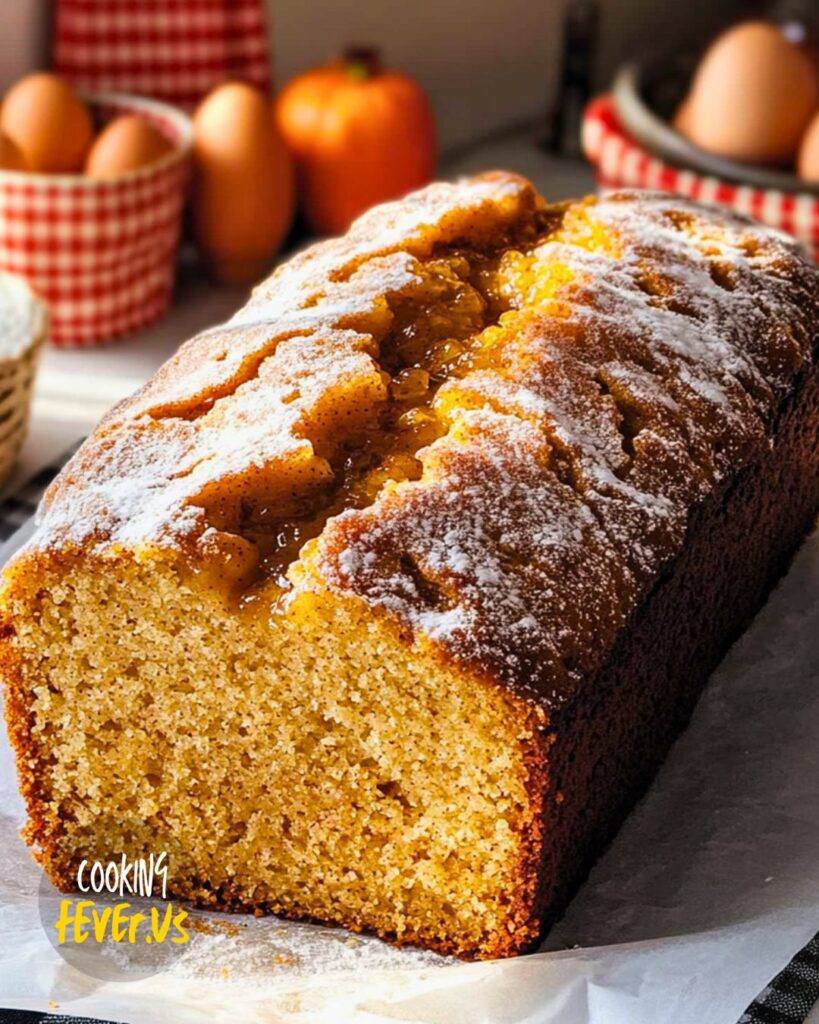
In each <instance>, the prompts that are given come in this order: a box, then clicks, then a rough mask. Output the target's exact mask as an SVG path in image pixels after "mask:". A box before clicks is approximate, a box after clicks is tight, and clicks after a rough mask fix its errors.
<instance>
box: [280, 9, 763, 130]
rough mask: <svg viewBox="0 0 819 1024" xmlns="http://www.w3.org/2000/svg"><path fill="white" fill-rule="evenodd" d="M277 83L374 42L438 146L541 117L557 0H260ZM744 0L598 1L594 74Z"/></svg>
mask: <svg viewBox="0 0 819 1024" xmlns="http://www.w3.org/2000/svg"><path fill="white" fill-rule="evenodd" d="M266 3H267V11H268V20H269V24H270V28H271V31H272V42H273V58H274V72H275V76H276V80H277V82H283V81H286V80H287V79H288V78H289V77H290V76H292V75H294V74H296V73H297V72H299V71H302V70H304V69H305V68H307V67H310V66H312V65H314V64H320V63H322V62H323V61H325V60H326V59H327V58H328V57H329V56H332V55H333V54H334V53H337V52H338V51H339V50H340V49H342V48H343V47H344V46H345V45H346V44H350V43H361V44H363V43H368V44H369V43H373V44H376V45H378V46H380V47H381V48H382V50H383V53H384V56H385V59H386V60H387V61H388V62H389V63H390V64H391V65H392V66H393V67H396V68H399V69H401V70H403V71H406V72H408V73H409V74H411V75H413V76H414V77H416V78H417V79H418V80H419V81H420V82H422V83H423V85H424V87H425V88H426V89H427V92H428V94H429V96H430V98H431V100H432V102H433V105H434V107H435V110H436V113H437V116H438V124H439V129H440V136H441V142H442V146H443V148H444V149H449V148H452V147H455V146H459V145H463V144H466V143H468V142H470V141H472V140H474V139H477V138H480V137H482V136H484V135H488V134H492V133H493V132H495V131H497V130H498V129H500V128H502V127H504V126H506V125H513V124H515V123H517V122H520V121H524V120H529V119H534V118H537V117H538V116H540V115H542V113H543V111H544V110H545V109H546V107H547V105H548V104H549V103H550V102H551V100H552V97H553V95H554V88H555V82H556V78H557V74H558V60H557V58H558V54H559V51H560V45H561V38H562V28H563V17H564V13H565V3H564V2H563V0H348V2H344V0H266ZM743 6H744V7H746V8H747V6H748V5H747V4H744V5H743V3H742V0H720V2H719V3H714V0H603V2H602V3H601V5H600V13H601V20H600V29H599V50H598V61H597V67H596V78H597V82H598V85H599V86H603V85H605V83H607V82H608V81H609V80H610V78H611V74H612V72H613V70H614V68H615V67H616V66H617V65H618V64H619V63H620V62H621V61H622V60H624V59H626V58H628V57H629V56H635V55H636V56H639V55H641V54H642V55H644V54H646V53H649V52H651V53H656V52H658V51H659V52H674V51H675V50H678V49H685V48H686V47H691V46H696V45H697V44H698V43H701V42H702V41H704V40H705V39H706V38H708V36H709V35H710V34H711V33H713V32H714V31H716V30H717V28H718V27H720V26H721V25H722V24H723V23H724V22H726V21H729V20H731V19H732V18H734V17H737V16H738V15H739V13H741V11H742V9H743Z"/></svg>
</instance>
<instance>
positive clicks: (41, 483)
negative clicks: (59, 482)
mask: <svg viewBox="0 0 819 1024" xmlns="http://www.w3.org/2000/svg"><path fill="white" fill-rule="evenodd" d="M79 445H80V442H77V444H75V445H74V446H73V447H72V448H70V449H69V450H68V451H67V452H64V453H63V454H62V455H60V456H59V457H58V458H56V459H54V461H53V462H50V463H49V464H48V465H47V466H43V468H42V469H41V470H38V472H37V473H35V474H34V476H33V477H32V478H31V479H30V480H28V481H27V482H26V483H25V484H23V486H22V487H20V488H19V489H18V490H17V491H15V493H14V494H10V495H9V496H8V497H7V498H4V499H3V500H2V501H0V544H4V543H5V542H6V541H7V540H8V539H9V537H11V536H12V534H14V533H16V532H17V531H18V530H19V529H20V527H21V526H23V525H25V523H26V522H27V521H28V520H29V519H30V518H31V516H33V515H34V513H35V512H36V511H37V506H38V505H39V504H40V498H42V496H43V493H44V492H45V489H46V488H47V487H48V485H49V484H50V483H51V481H52V480H53V479H54V477H55V476H56V475H57V474H58V473H59V472H60V470H61V469H62V468H63V466H64V465H65V464H66V462H68V460H69V459H70V458H71V456H72V455H73V454H74V452H75V451H76V450H77V448H79Z"/></svg>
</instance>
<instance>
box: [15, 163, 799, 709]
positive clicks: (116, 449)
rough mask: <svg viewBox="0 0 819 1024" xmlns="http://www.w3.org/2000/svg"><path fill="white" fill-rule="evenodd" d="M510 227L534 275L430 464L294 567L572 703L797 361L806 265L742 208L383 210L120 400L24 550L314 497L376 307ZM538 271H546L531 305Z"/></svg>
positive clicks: (502, 323) (380, 379)
mask: <svg viewBox="0 0 819 1024" xmlns="http://www.w3.org/2000/svg"><path fill="white" fill-rule="evenodd" d="M537 225H541V227H540V232H541V234H540V236H539V238H535V237H534V230H535V227H536V226H537ZM572 225H575V226H574V228H573V227H572ZM578 225H579V226H578ZM527 226H528V227H529V228H530V229H531V230H530V231H529V235H528V236H527V235H526V229H527ZM515 232H518V234H519V235H520V236H521V237H529V238H530V239H531V240H530V241H529V242H528V243H527V245H528V248H526V251H525V253H524V256H525V259H526V260H528V261H529V264H531V266H532V267H533V268H534V270H533V271H532V272H531V273H533V274H534V275H535V276H534V278H532V276H531V274H530V276H529V277H528V278H527V279H526V283H525V284H521V285H520V286H518V285H517V284H516V279H515V277H514V274H513V273H511V272H510V276H509V279H508V282H507V284H508V287H507V288H506V289H505V291H504V302H505V303H506V305H505V306H504V308H503V309H502V310H495V311H494V312H487V316H486V328H487V338H489V332H495V333H494V334H493V335H492V338H491V339H489V340H491V341H492V345H493V346H494V347H493V348H492V352H493V353H494V354H493V356H492V358H491V359H488V360H484V361H483V362H482V363H480V364H477V365H474V366H471V365H468V364H464V365H463V366H462V367H461V368H460V369H459V370H458V371H457V372H454V371H453V372H452V373H451V374H450V375H449V377H448V379H446V380H445V382H444V383H443V385H442V386H441V387H440V389H439V390H438V392H437V395H436V396H435V398H434V401H433V406H432V407H433V410H434V412H435V414H436V415H437V416H438V417H439V419H440V420H441V422H442V423H443V425H444V428H445V432H444V436H443V437H441V438H440V439H439V440H437V441H435V442H434V443H433V444H431V445H430V446H429V447H427V448H426V449H424V450H422V451H421V452H419V453H418V454H417V457H418V458H419V459H420V462H421V464H422V468H423V472H422V475H421V478H420V479H418V480H410V481H407V482H404V483H400V484H398V485H397V486H392V487H386V488H385V489H384V490H383V491H382V492H381V493H380V494H379V496H378V497H377V499H376V500H375V501H373V502H372V503H370V504H369V505H367V507H365V508H359V509H351V508H349V509H347V510H346V511H344V512H342V513H341V514H339V515H336V516H334V517H333V518H331V519H330V520H329V521H328V522H327V523H326V524H325V525H324V527H323V530H322V532H321V535H320V537H319V541H318V544H317V545H316V546H315V547H314V548H313V549H311V551H310V553H309V554H306V555H305V556H304V558H305V560H306V561H308V562H309V563H310V570H311V571H310V572H309V573H304V574H291V575H292V578H293V579H294V581H295V582H294V585H295V586H296V587H299V586H311V587H321V588H329V589H330V590H332V591H334V592H336V593H338V594H340V595H355V597H356V598H359V599H363V600H365V601H366V602H368V603H369V604H370V605H371V606H372V607H373V608H379V609H382V610H383V611H384V612H385V613H387V614H388V615H390V616H393V617H394V618H396V619H397V620H399V621H400V622H401V624H402V625H403V626H404V627H406V628H407V629H408V630H409V631H410V632H411V634H412V635H413V636H414V638H415V642H416V643H417V644H419V645H421V646H429V645H432V647H434V648H435V649H436V650H437V651H438V652H443V653H444V654H445V655H446V656H447V657H450V658H454V659H456V660H457V661H458V662H459V663H461V664H462V665H464V666H471V667H473V668H475V669H476V670H479V671H480V672H484V673H485V672H489V673H491V674H492V675H493V676H495V677H499V678H502V679H505V680H507V681H508V682H509V683H510V684H514V685H516V686H522V687H528V688H529V689H530V690H531V691H532V692H536V693H537V694H538V696H539V697H540V698H541V699H547V700H550V701H558V700H561V699H564V698H565V697H566V695H568V694H570V693H571V692H572V690H573V687H574V686H575V685H576V683H577V680H578V679H579V678H581V677H582V676H584V675H588V674H589V673H591V672H593V671H594V670H595V669H596V668H597V667H598V666H599V665H600V664H601V663H602V662H603V661H604V660H605V658H606V657H607V655H608V652H609V651H610V649H611V646H612V644H613V643H614V640H615V638H616V636H617V634H618V632H619V631H620V630H621V629H622V628H623V625H624V623H625V622H626V621H627V619H628V618H629V616H630V615H632V614H633V613H634V611H635V609H636V608H637V607H638V605H639V602H640V600H641V598H642V596H643V595H644V594H645V593H646V592H647V590H648V589H649V588H650V587H651V586H652V585H653V584H654V582H655V581H656V579H657V576H658V574H659V573H660V572H661V571H662V570H663V568H664V567H665V566H666V565H667V564H668V562H669V561H670V560H671V559H673V558H674V557H675V555H676V554H677V553H678V552H679V550H680V548H681V546H682V544H683V543H684V539H685V531H686V527H687V522H688V519H689V515H690V512H691V509H692V508H693V507H694V506H696V504H697V503H698V502H700V501H701V500H702V499H703V498H705V497H706V496H707V495H709V494H710V493H711V492H713V490H714V489H715V488H717V487H719V486H720V485H721V482H722V481H723V480H725V479H728V478H730V477H731V476H733V475H734V474H735V473H736V472H737V471H738V470H739V469H740V468H741V467H742V466H744V465H746V464H748V463H749V462H751V461H753V459H755V458H756V457H758V455H759V454H760V452H762V451H764V450H765V449H766V448H767V446H768V444H769V441H770V434H771V431H772V429H773V424H774V421H775V416H776V413H777V410H778V408H779V405H780V403H781V401H782V400H783V398H784V397H785V396H786V395H787V393H788V391H789V389H790V388H791V387H792V385H793V381H794V379H795V378H796V376H797V375H798V374H799V373H800V372H801V371H802V370H803V368H804V367H805V366H806V364H807V363H808V362H809V361H810V359H811V358H812V346H813V343H814V338H815V336H816V328H817V323H818V322H819V287H817V284H819V281H818V280H817V279H818V278H819V273H818V272H817V271H816V270H815V268H813V267H812V266H811V265H810V264H808V262H807V261H806V260H805V259H804V258H803V257H802V256H801V255H800V254H799V252H798V250H797V248H796V247H795V246H793V245H791V244H790V243H788V242H786V241H784V240H783V239H782V238H780V237H778V236H776V235H774V234H773V233H771V232H768V231H766V230H765V229H763V228H760V227H759V226H756V225H752V224H750V222H747V221H744V220H743V219H742V218H738V217H735V216H733V215H728V214H725V213H719V212H716V211H714V210H709V209H707V208H704V207H699V206H697V205H696V204H693V203H690V202H686V201H681V200H678V199H676V198H675V199H671V198H670V197H668V196H663V195H661V194H648V193H643V194H639V195H637V194H634V195H631V194H624V193H623V194H615V195H613V196H610V197H608V198H606V199H605V200H601V201H599V202H598V203H596V204H594V205H588V204H587V205H580V204H579V205H577V206H575V207H571V208H569V209H568V210H567V211H562V212H553V213H548V214H546V215H544V213H543V212H542V210H541V203H540V201H539V200H538V199H537V197H536V196H535V194H534V192H533V190H532V189H531V188H530V186H528V185H527V184H526V183H525V182H522V181H521V180H520V179H517V178H514V177H512V176H503V175H496V176H490V177H486V178H481V179H475V180H472V181H466V182H461V183H458V184H455V185H442V186H434V187H433V188H431V189H429V190H425V191H424V192H421V193H419V194H417V195H415V196H413V197H410V198H409V199H407V200H405V201H403V202H401V203H398V204H391V205H389V206H386V207H383V208H379V209H378V210H375V211H373V212H372V213H370V214H368V215H367V216H366V217H364V218H362V219H361V220H360V221H359V222H358V224H357V225H356V226H355V227H354V229H353V230H352V231H351V233H350V235H349V236H348V237H347V238H346V239H341V240H336V241H333V242H329V243H323V244H322V245H319V246H317V247H314V248H312V249H310V250H308V251H307V252H305V253H303V254H302V255H300V256H299V257H297V258H296V259H295V260H293V261H291V262H290V263H289V264H287V265H286V266H284V267H283V268H281V269H280V270H279V271H277V272H276V273H275V274H274V275H273V276H272V277H271V278H270V279H269V280H268V281H267V282H265V283H264V284H263V285H261V286H260V287H259V288H258V289H257V290H256V292H255V293H254V295H253V297H252V298H251V300H250V302H249V303H248V304H247V306H246V307H245V308H244V309H243V310H241V311H239V313H237V314H236V316H235V317H233V318H232V320H231V321H229V322H228V323H227V324H225V325H224V326H222V327H220V328H215V329H213V330H211V331H208V332H205V333H204V334H202V335H200V336H199V337H198V338H196V339H194V340H193V341H191V342H189V343H188V344H187V345H186V346H183V348H182V349H181V350H180V353H179V354H178V355H177V356H176V357H175V358H174V359H172V360H171V361H170V362H169V363H168V364H167V365H166V366H165V367H164V368H163V369H162V370H161V371H160V372H159V373H158V374H157V375H156V377H155V378H154V380H153V381H152V382H150V383H149V384H148V385H147V386H146V387H145V388H144V389H143V390H142V391H141V392H140V393H138V394H137V395H135V396H134V398H132V399H130V400H129V401H128V402H126V403H124V404H123V405H121V406H120V407H118V408H117V409H115V410H114V411H113V412H112V413H111V414H110V415H109V416H108V417H107V418H106V421H105V422H104V423H103V424H102V425H101V427H100V429H99V430H98V431H97V433H96V434H95V435H94V436H93V437H92V438H91V439H89V441H88V442H87V443H86V445H85V446H84V447H83V448H82V449H81V451H80V452H79V453H78V455H77V456H76V457H75V459H74V460H72V462H71V463H70V464H69V466H68V467H67V468H66V470H65V471H64V473H63V474H62V475H61V477H60V479H59V480H58V482H57V483H56V485H55V486H54V487H53V488H52V490H51V492H50V494H49V497H48V500H47V502H46V505H45V506H44V510H43V515H42V523H41V527H40V531H39V533H38V535H37V537H36V538H35V540H34V544H35V545H37V546H40V547H44V548H45V547H49V546H56V547H59V546H60V545H64V544H73V545H86V546H96V547H98V548H101V549H108V548H109V547H110V545H111V544H112V543H116V544H119V545H123V546H124V547H125V548H126V549H135V548H138V547H140V546H144V545H148V546H152V547H157V546H160V547H164V548H166V549H168V550H170V551H176V550H178V549H179V547H180V545H182V544H183V543H184V544H185V545H186V550H188V551H189V550H190V545H191V544H194V545H196V544H198V545H199V548H198V550H199V555H200V557H203V558H207V559H210V560H212V561H216V560H218V559H220V558H226V557H228V556H227V555H225V554H224V551H223V550H222V548H220V541H219V538H221V537H224V536H229V535H236V536H237V537H239V538H240V539H242V540H243V541H244V538H243V536H242V526H241V524H242V522H243V519H242V517H243V515H244V514H245V511H246V508H247V505H248V502H251V501H252V502H254V503H255V505H256V506H258V507H259V508H262V510H263V511H264V510H265V509H267V510H269V509H277V508H286V507H287V502H288V501H289V500H291V498H292V495H294V494H298V495H305V494H308V495H309V494H310V493H313V492H316V493H320V492H321V490H322V488H327V487H328V486H330V485H331V484H332V482H333V472H334V471H333V469H332V467H331V460H332V455H333V453H332V451H330V449H331V448H332V438H333V437H335V436H341V435H345V433H346V434H350V435H351V436H352V435H353V434H354V433H355V429H354V427H352V426H351V424H355V423H360V424H366V423H367V422H370V421H373V422H374V421H375V420H376V419H377V416H378V412H379V409H380V408H381V407H382V406H383V404H384V402H385V400H386V395H387V387H388V383H387V382H386V381H385V379H384V378H385V374H384V373H382V371H381V368H380V365H379V362H378V360H379V355H380V347H381V346H382V344H383V343H384V339H385V338H387V337H388V335H389V331H390V329H391V324H392V320H393V312H392V304H393V303H394V301H395V300H396V297H400V296H402V295H405V294H408V293H409V292H410V291H411V289H412V288H414V287H417V286H418V284H419V282H420V281H421V280H422V277H423V261H424V260H425V259H427V258H428V257H431V256H432V255H434V254H440V253H441V252H445V251H446V247H447V246H450V245H451V246H455V248H456V249H457V251H458V252H459V253H462V254H463V253H466V254H467V257H468V255H469V253H470V251H472V250H474V251H480V252H481V253H482V254H483V255H482V258H483V259H486V254H487V252H490V253H491V251H492V250H493V248H495V249H497V250H498V252H502V251H503V249H504V247H506V246H507V244H508V239H509V238H510V237H511V236H512V235H514V233H515ZM555 268H558V269H557V270H555ZM541 272H542V275H543V278H548V277H549V275H550V274H552V273H553V272H554V273H555V274H556V275H557V277H556V279H558V278H559V281H560V282H561V283H560V286H559V287H557V288H556V290H553V292H551V293H549V294H548V295H546V294H545V293H544V295H543V297H538V289H537V287H533V286H532V280H534V281H535V284H537V283H538V282H539V281H540V280H541V278H539V277H538V276H537V275H538V274H539V273H541ZM486 301H487V304H489V303H490V299H489V298H487V300H486ZM420 315H424V314H423V313H419V316H420ZM317 424H320V425H321V430H316V429H315V428H316V425H317ZM319 437H322V438H330V441H328V442H324V444H323V445H322V444H320V443H319V442H318V441H317V440H316V439H317V438H319ZM311 438H312V439H313V440H311ZM325 448H326V449H327V450H325ZM205 540H207V543H205V542H204V541H205ZM246 544H247V545H248V547H252V544H251V542H250V541H246Z"/></svg>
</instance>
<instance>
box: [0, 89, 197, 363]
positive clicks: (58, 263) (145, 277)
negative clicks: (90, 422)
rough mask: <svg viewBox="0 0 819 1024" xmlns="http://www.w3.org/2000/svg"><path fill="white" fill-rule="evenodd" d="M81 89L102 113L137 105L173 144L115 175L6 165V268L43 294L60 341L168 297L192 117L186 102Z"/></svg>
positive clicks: (98, 338) (91, 340)
mask: <svg viewBox="0 0 819 1024" xmlns="http://www.w3.org/2000/svg"><path fill="white" fill-rule="evenodd" d="M84 99H85V100H86V102H87V103H88V104H89V106H90V107H91V109H92V111H93V113H94V115H95V118H96V119H97V120H98V122H99V123H105V122H107V121H109V120H111V118H112V117H115V116H116V115H118V114H125V113H135V114H139V115H140V116H141V117H144V118H146V120H149V121H151V123H152V124H154V126H155V127H157V128H158V129H159V130H160V131H162V132H163V133H164V134H165V135H166V136H167V137H168V138H169V139H170V140H171V141H172V142H173V143H174V151H173V152H172V153H169V154H168V155H167V156H165V157H163V158H162V160H159V161H158V162H157V163H155V164H152V165H151V166H149V167H142V168H140V169H139V170H136V171H131V172H129V173H127V174H124V175H122V176H121V177H119V178H116V179H113V180H111V181H96V180H94V179H92V178H88V177H85V176H83V175H80V174H27V173H24V172H21V171H5V170H0V268H2V269H3V270H7V271H10V272H11V273H13V274H19V275H21V276H22V277H25V278H26V279H27V280H28V282H29V284H30V285H31V287H32V288H33V290H34V291H35V292H36V293H37V294H38V295H39V296H40V297H41V298H42V299H44V300H45V302H46V304H47V305H48V308H49V312H50V315H51V340H52V341H53V343H54V344H55V345H60V346H79V347H85V346H90V345H98V344H100V343H102V342H106V341H110V340H111V339H112V338H115V337H117V336H118V335H121V334H125V333H126V332H127V331H132V330H134V329H136V328H137V327H143V326H144V325H146V324H148V323H150V322H151V321H153V320H155V319H157V317H159V316H161V315H162V313H164V312H165V310H166V309H167V307H168V302H169V299H170V294H171V288H172V286H173V281H174V274H175V270H176V250H177V244H178V241H179V229H180V222H181V217H182V208H183V205H184V201H185V186H186V183H187V179H188V164H189V154H190V147H191V136H192V127H191V122H190V119H189V118H188V117H187V115H186V114H184V113H182V111H181V110H177V109H176V108H175V107H172V106H169V105H167V104H164V103H158V102H156V101H155V100H149V99H145V98H143V97H141V96H130V95H128V94H126V93H92V94H86V95H85V96H84Z"/></svg>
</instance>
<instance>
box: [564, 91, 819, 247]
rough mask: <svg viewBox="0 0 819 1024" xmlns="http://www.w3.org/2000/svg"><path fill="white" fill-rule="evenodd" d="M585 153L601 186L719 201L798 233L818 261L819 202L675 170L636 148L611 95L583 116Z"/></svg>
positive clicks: (596, 101) (805, 195) (796, 194)
mask: <svg viewBox="0 0 819 1024" xmlns="http://www.w3.org/2000/svg"><path fill="white" fill-rule="evenodd" d="M582 136H583V151H584V152H585V154H586V156H587V157H588V159H589V160H590V161H591V162H592V163H593V164H594V165H595V167H596V168H597V178H598V182H599V184H600V186H601V187H602V188H649V189H662V190H664V191H667V192H676V193H677V194H679V195H683V196H687V197H688V198H690V199H698V200H700V202H704V203H720V204H722V205H723V206H729V207H731V209H732V210H736V211H737V212H738V213H744V214H747V215H748V216H750V217H754V218H755V219H756V220H760V221H762V222H763V223H764V224H767V225H769V226H770V227H773V228H779V229H780V230H781V231H785V232H787V233H788V234H790V235H794V236H795V237H796V238H798V239H799V240H800V241H801V242H804V243H805V244H806V245H807V247H808V248H809V249H810V250H811V251H812V252H813V255H814V258H819V199H817V198H816V196H813V195H809V194H808V193H799V192H782V191H780V190H778V189H770V188H768V189H766V188H753V187H751V186H750V185H738V184H735V183H732V182H728V181H722V180H721V179H719V178H715V177H712V176H709V175H701V174H697V173H695V172H694V171H689V170H685V169H684V168H680V167H673V166H672V165H671V164H667V163H665V162H664V161H663V160H660V159H659V158H658V157H656V156H653V155H652V154H651V153H649V152H648V151H647V150H645V149H643V147H642V146H640V145H638V143H636V142H635V141H634V140H633V139H632V138H631V137H630V136H629V135H628V134H627V133H626V132H625V131H624V129H623V128H622V127H621V125H620V122H619V120H618V118H617V113H616V111H615V108H614V102H613V100H612V98H611V96H609V95H604V96H598V97H597V98H596V99H594V100H592V102H591V103H590V104H589V106H588V107H587V108H586V111H585V114H584V116H583V133H582Z"/></svg>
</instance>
